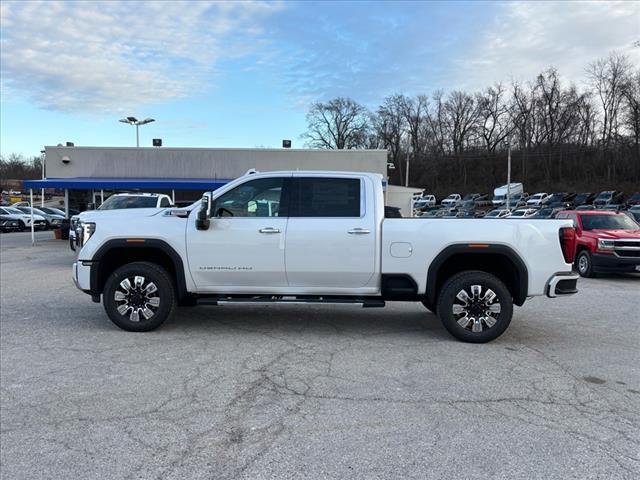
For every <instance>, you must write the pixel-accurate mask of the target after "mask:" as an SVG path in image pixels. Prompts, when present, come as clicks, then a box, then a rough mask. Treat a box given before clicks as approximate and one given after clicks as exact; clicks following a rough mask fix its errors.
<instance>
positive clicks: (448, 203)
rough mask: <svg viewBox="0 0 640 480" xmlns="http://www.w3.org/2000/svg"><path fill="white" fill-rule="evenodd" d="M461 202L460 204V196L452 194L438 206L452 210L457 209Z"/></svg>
mask: <svg viewBox="0 0 640 480" xmlns="http://www.w3.org/2000/svg"><path fill="white" fill-rule="evenodd" d="M461 202H462V197H461V196H460V194H458V193H452V194H451V195H449V196H448V197H447V198H445V199H444V200H442V202H440V204H441V205H442V206H443V207H449V208H453V207H457V206H458V205H459V204H460V203H461Z"/></svg>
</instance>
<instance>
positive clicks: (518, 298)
mask: <svg viewBox="0 0 640 480" xmlns="http://www.w3.org/2000/svg"><path fill="white" fill-rule="evenodd" d="M384 204H385V198H384V189H383V182H382V178H381V177H380V176H379V175H376V174H368V173H345V172H300V171H295V172H268V173H257V172H254V171H250V172H248V173H247V174H246V175H244V176H242V177H240V178H238V179H236V180H234V181H232V182H230V183H229V184H227V185H225V186H224V187H222V188H220V189H218V190H215V191H214V192H208V193H205V195H204V196H203V198H202V199H201V200H200V201H198V202H196V203H195V204H193V205H192V206H190V207H187V208H182V209H176V208H168V209H158V208H153V209H134V210H126V211H123V210H118V211H104V212H89V213H86V214H83V216H82V218H81V219H80V222H79V224H78V226H77V230H76V242H77V247H76V248H77V249H78V250H79V251H78V259H77V261H76V262H75V263H74V265H73V279H74V282H75V284H76V286H77V287H78V288H79V289H81V290H83V291H84V292H86V293H88V294H90V295H91V297H92V299H93V300H94V301H95V302H100V300H101V299H102V302H103V304H104V308H105V310H106V312H107V315H108V316H109V318H110V319H111V320H112V321H113V322H114V323H115V324H116V325H117V326H119V327H120V328H123V329H125V330H130V331H148V330H152V329H154V328H156V327H158V326H159V325H161V324H162V323H163V322H164V321H165V320H166V319H167V318H169V317H170V316H171V315H172V313H173V312H174V310H175V308H176V306H178V305H195V304H210V305H211V304H214V305H219V304H224V303H231V302H244V303H249V302H250V303H265V302H268V303H274V302H275V303H287V302H289V303H293V302H295V303H301V302H302V303H357V304H361V305H362V306H364V307H382V306H384V305H385V302H386V301H415V302H421V303H422V304H423V305H424V306H425V307H426V308H427V309H429V310H430V311H432V312H434V313H436V312H437V314H438V316H439V317H440V320H441V321H442V323H443V324H444V327H445V328H446V329H447V330H448V331H449V332H450V333H451V334H452V335H453V336H455V337H456V338H458V339H460V340H463V341H467V342H476V343H481V342H488V341H490V340H493V339H494V338H496V337H498V336H499V335H501V334H502V333H503V332H504V331H505V329H506V328H507V327H508V325H509V323H510V321H511V317H512V313H513V305H514V304H515V305H522V304H523V303H524V302H525V300H526V299H527V298H529V297H532V296H535V295H546V296H548V297H556V296H560V295H570V294H573V293H575V292H576V283H577V278H578V276H577V275H576V274H574V273H573V272H572V262H573V253H574V251H575V232H574V229H573V226H572V222H571V220H549V221H544V222H541V221H537V222H534V221H532V222H528V221H526V220H524V221H523V220H504V219H502V220H474V219H469V220H464V219H451V220H447V219H426V218H386V219H385V218H384Z"/></svg>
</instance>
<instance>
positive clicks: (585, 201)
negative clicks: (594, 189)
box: [573, 192, 596, 207]
mask: <svg viewBox="0 0 640 480" xmlns="http://www.w3.org/2000/svg"><path fill="white" fill-rule="evenodd" d="M595 199H596V194H595V193H590V192H589V193H579V194H578V195H576V198H574V199H573V206H574V207H579V206H580V205H591V204H592V203H593V201H594V200H595Z"/></svg>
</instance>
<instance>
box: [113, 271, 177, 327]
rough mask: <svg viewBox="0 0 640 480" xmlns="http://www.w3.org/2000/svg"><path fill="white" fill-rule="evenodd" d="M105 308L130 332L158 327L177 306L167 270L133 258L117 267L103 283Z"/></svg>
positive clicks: (114, 319) (118, 323)
mask: <svg viewBox="0 0 640 480" xmlns="http://www.w3.org/2000/svg"><path fill="white" fill-rule="evenodd" d="M102 296H103V304H104V309H105V310H106V312H107V315H109V318H110V319H111V321H112V322H113V323H115V324H116V325H117V326H118V327H120V328H122V329H123V330H127V331H130V332H148V331H149V330H153V329H155V328H158V327H159V326H160V325H161V324H162V323H163V322H164V321H165V320H166V319H167V318H169V317H170V316H171V315H172V314H173V312H174V310H175V307H176V303H177V302H176V292H175V289H174V287H173V282H172V281H171V278H170V277H169V275H168V274H167V272H166V271H165V270H164V269H163V268H162V267H160V266H159V265H156V264H155V263H150V262H133V263H128V264H126V265H123V266H122V267H120V268H118V269H117V270H115V271H114V272H113V273H112V274H111V275H109V278H108V279H107V282H106V283H105V286H104V292H103V295H102Z"/></svg>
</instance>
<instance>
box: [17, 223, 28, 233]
mask: <svg viewBox="0 0 640 480" xmlns="http://www.w3.org/2000/svg"><path fill="white" fill-rule="evenodd" d="M18 221H19V222H20V225H18V231H19V232H24V231H25V230H26V229H27V226H26V225H25V224H24V222H23V221H22V220H18Z"/></svg>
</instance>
